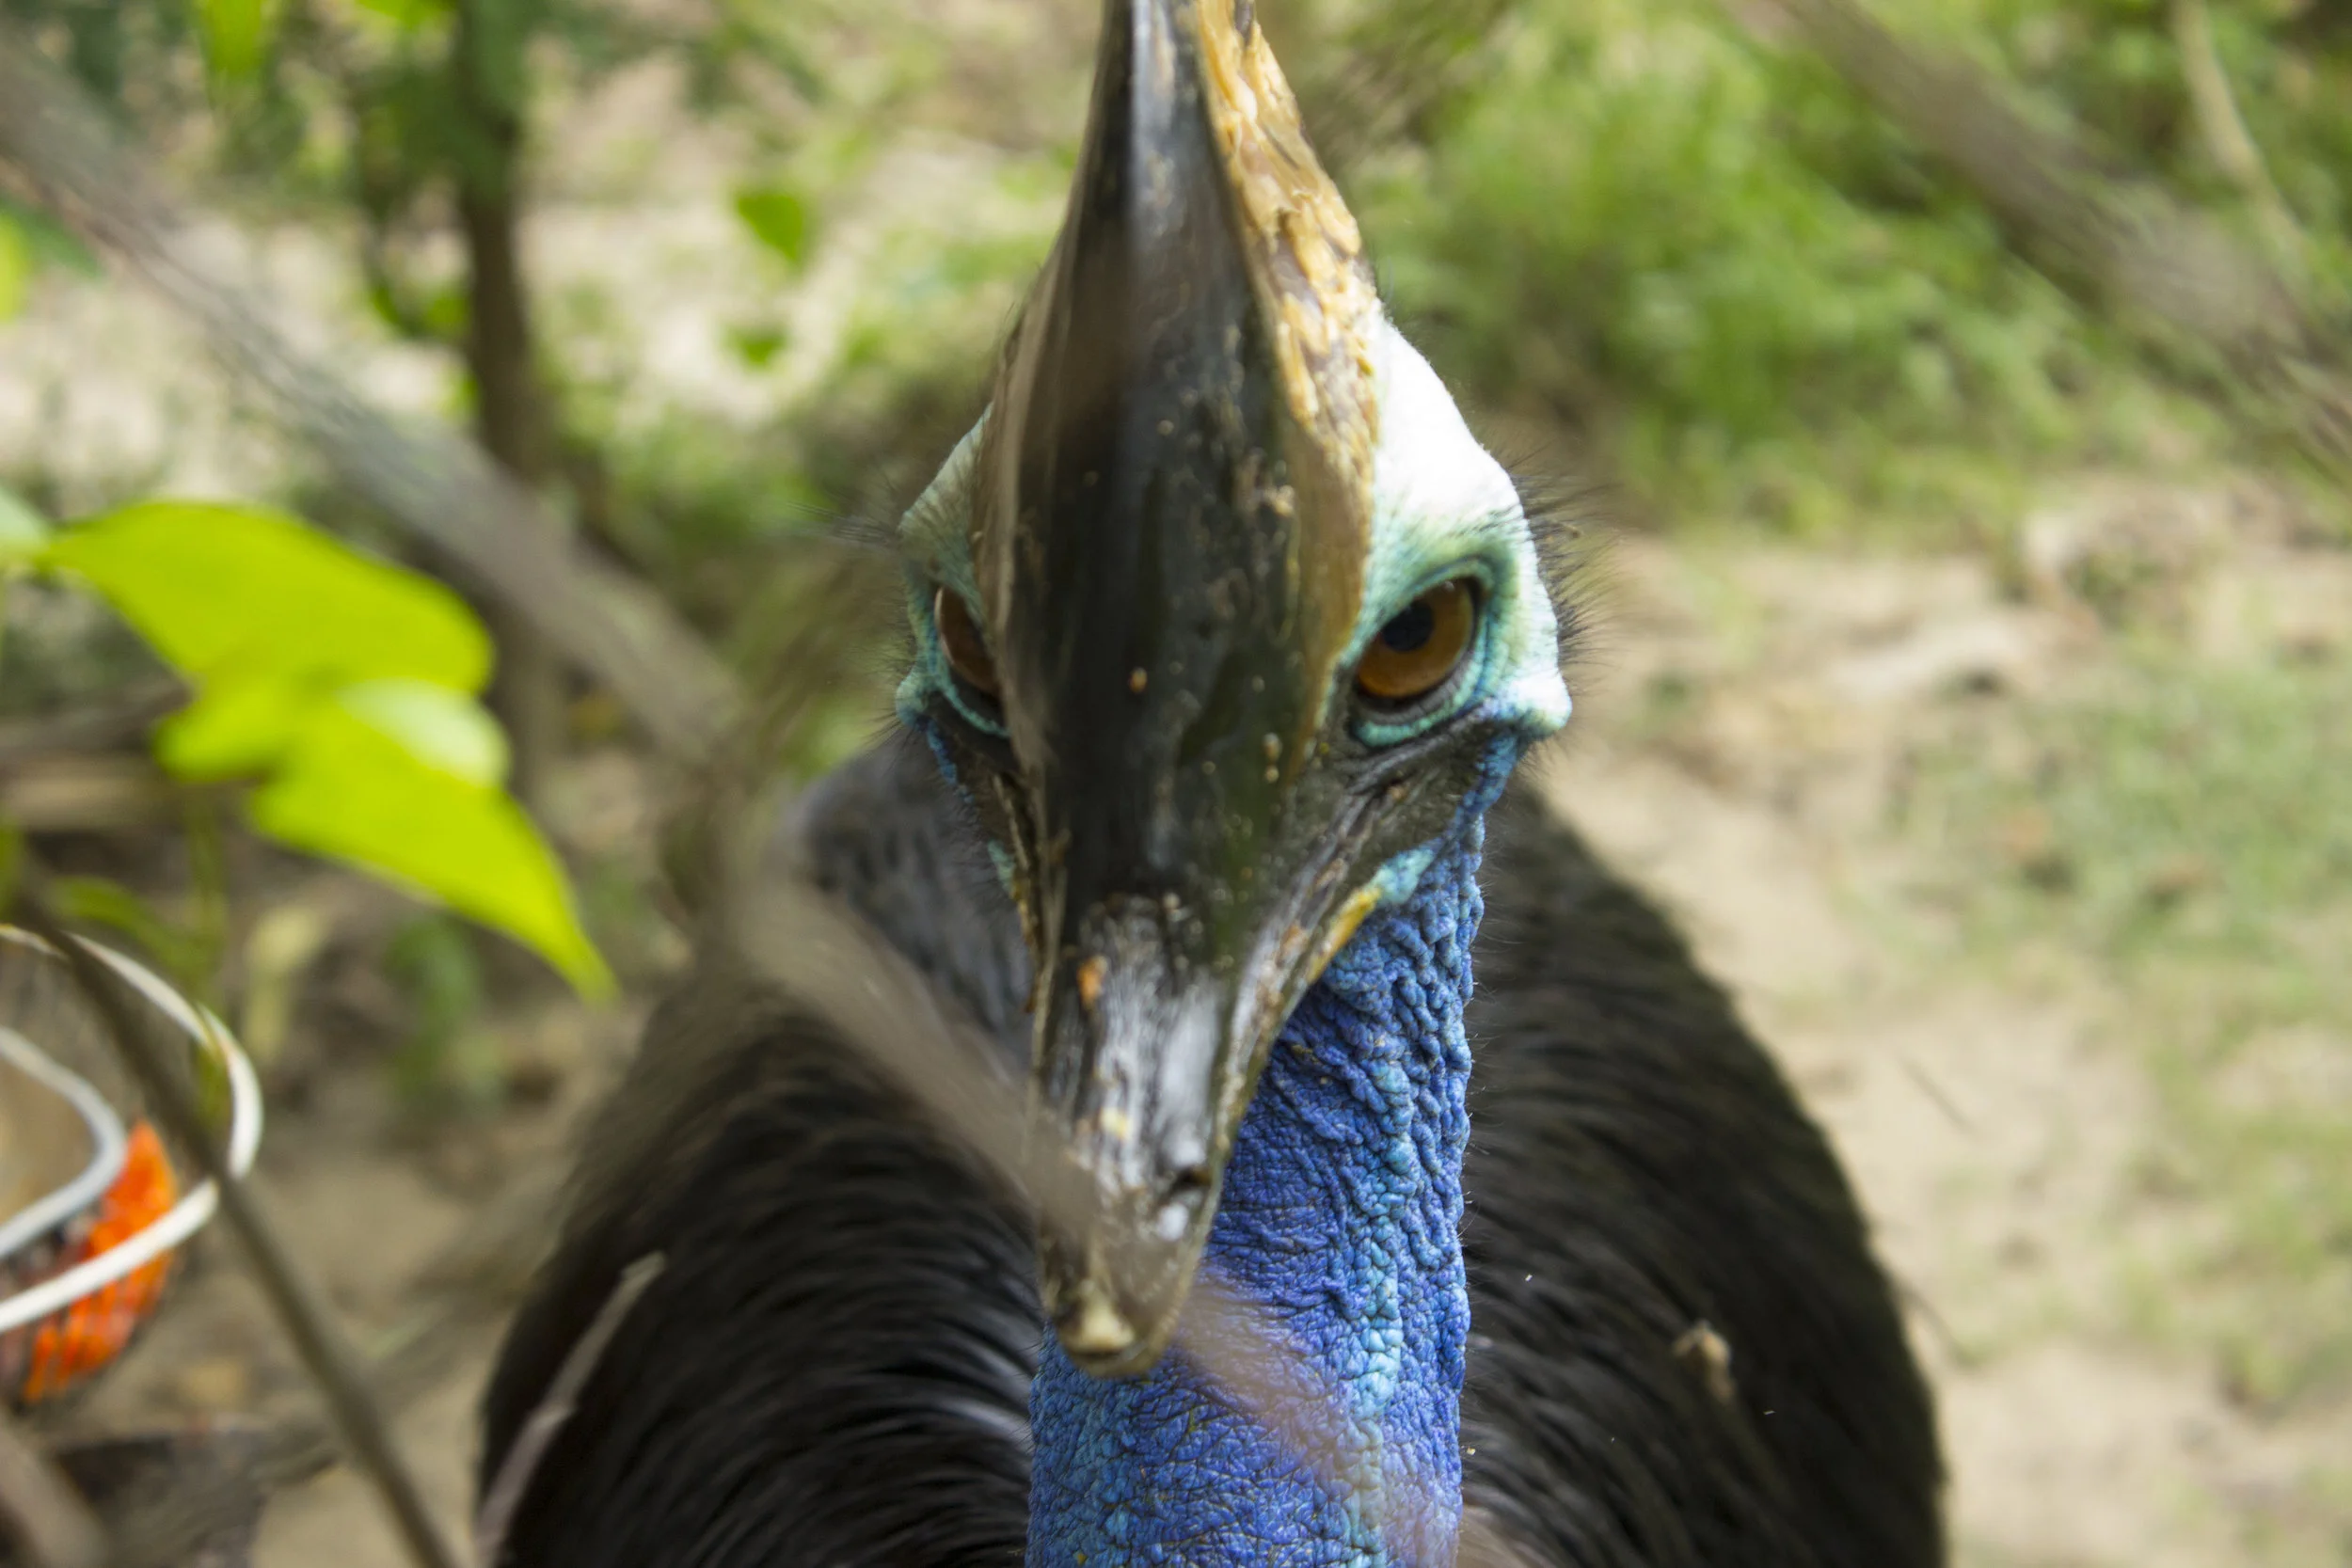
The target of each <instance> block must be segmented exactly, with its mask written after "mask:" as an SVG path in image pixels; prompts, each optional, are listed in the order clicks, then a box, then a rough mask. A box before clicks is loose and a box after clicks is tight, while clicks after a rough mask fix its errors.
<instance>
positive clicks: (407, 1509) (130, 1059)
mask: <svg viewBox="0 0 2352 1568" xmlns="http://www.w3.org/2000/svg"><path fill="white" fill-rule="evenodd" d="M47 884H48V879H47V875H46V873H45V872H44V871H43V870H42V869H41V868H40V866H39V865H38V864H37V863H35V861H34V860H33V858H32V857H31V855H30V853H29V852H24V860H23V863H22V872H21V874H20V878H19V880H18V883H17V894H16V905H17V912H18V918H19V919H20V920H21V922H22V923H23V924H24V927H25V928H26V929H28V930H30V931H32V932H33V934H34V935H36V936H38V937H40V938H41V939H42V940H43V941H44V942H48V943H49V944H50V946H51V947H52V948H54V949H55V950H56V953H57V955H58V957H59V958H61V959H62V960H63V961H64V962H65V964H66V967H67V968H68V970H70V971H71V972H72V977H73V980H74V983H75V985H77V986H78V987H79V988H80V989H81V990H82V992H83V994H84V995H85V996H86V997H87V998H88V1000H89V1003H90V1006H92V1007H93V1008H95V1009H96V1010H97V1013H98V1016H99V1018H100V1020H101V1021H102V1022H103V1023H104V1024H105V1026H106V1031H107V1033H108V1034H109V1035H111V1036H112V1037H113V1039H114V1043H115V1048H116V1050H117V1051H118V1052H119V1053H120V1054H121V1056H122V1059H123V1063H124V1065H125V1066H126V1067H127V1068H129V1069H130V1070H131V1072H132V1074H133V1075H134V1076H135V1078H136V1079H137V1080H138V1084H139V1088H140V1090H141V1092H142V1093H143V1094H144V1096H145V1097H146V1100H147V1101H148V1105H149V1108H150V1109H151V1111H152V1112H153V1113H154V1114H155V1117H156V1118H157V1120H159V1121H160V1122H161V1123H162V1124H163V1126H164V1128H165V1130H166V1131H167V1132H169V1133H170V1134H171V1136H172V1138H173V1140H174V1141H175V1142H176V1143H178V1144H179V1145H180V1147H181V1148H182V1149H183V1151H184V1152H185V1153H186V1154H187V1155H188V1156H189V1157H190V1158H191V1159H193V1160H194V1161H195V1162H196V1163H197V1165H198V1167H199V1169H201V1170H202V1171H203V1172H204V1174H205V1175H206V1176H207V1177H208V1178H210V1179H211V1180H212V1182H213V1184H214V1187H215V1190H216V1191H217V1192H218V1193H219V1195H220V1212H221V1213H222V1215H223V1216H225V1217H226V1218H227V1220H228V1222H229V1227H230V1229H231V1230H232V1231H234V1232H235V1233H236V1236H237V1239H238V1240H239V1241H240V1242H241V1243H244V1246H245V1250H246V1259H247V1260H248V1261H249V1262H250V1263H251V1264H252V1267H253V1273H254V1275H255V1278H256V1279H257V1281H258V1282H259V1283H260V1285H261V1287H262V1293H263V1294H264V1295H266V1296H267V1297H268V1298H269V1302H270V1306H271V1307H272V1308H273V1309H274V1310H275V1311H276V1312H277V1314H278V1321H279V1323H281V1324H282V1325H283V1327H284V1328H285V1330H286V1335H287V1338H290V1339H292V1340H293V1341H294V1349H295V1351H296V1353H297V1354H299V1355H300V1356H301V1358H302V1362H303V1365H304V1366H305V1367H306V1368H307V1369H308V1370H309V1371H310V1376H311V1378H312V1379H313V1381H315V1382H316V1383H317V1385H318V1386H319V1389H320V1391H321V1392H322V1393H323V1394H324V1395H325V1397H326V1405H327V1410H328V1413H329V1414H330V1415H331V1417H332V1418H333V1419H334V1423H335V1428H336V1432H337V1434H338V1435H339V1436H340V1437H341V1438H342V1443H343V1446H344V1449H345V1450H346V1451H347V1452H349V1453H350V1455H351V1456H352V1458H353V1459H354V1460H355V1461H356V1462H357V1463H358V1466H359V1468H360V1469H361V1471H363V1472H364V1473H365V1474H366V1476H367V1478H368V1479H369V1481H372V1482H373V1484H374V1486H375V1489H376V1491H377V1493H378V1495H379V1496H380V1497H382V1498H383V1501H384V1505H385V1508H386V1509H387V1511H388V1512H389V1513H390V1514H391V1516H392V1521H393V1523H394V1525H395V1526H396V1527H397V1528H398V1530H399V1533H400V1537H401V1540H402V1542H403V1543H404V1544H405V1545H406V1547H407V1550H408V1555H409V1556H410V1558H411V1559H412V1560H414V1561H415V1562H416V1563H417V1564H418V1568H458V1558H457V1556H456V1555H455V1553H454V1552H453V1550H452V1548H451V1547H450V1545H449V1544H448V1543H447V1542H446V1541H444V1540H443V1539H442V1537H441V1534H440V1531H439V1529H438V1528H437V1526H436V1525H435V1524H434V1522H433V1517H432V1515H431V1513H428V1512H427V1510H426V1508H425V1505H424V1497H423V1494H422V1493H421V1491H420V1490H419V1489H418V1486H417V1482H416V1478H415V1476H414V1474H413V1473H411V1471H410V1470H409V1468H408V1466H407V1465H406V1463H405V1461H404V1460H403V1459H402V1457H401V1454H400V1451H399V1449H398V1447H397V1446H396V1445H395V1444H394V1442H393V1440H392V1435H391V1430H390V1426H389V1423H388V1422H387V1421H386V1419H385V1418H384V1415H383V1413H382V1411H381V1410H379V1409H378V1408H377V1406H376V1403H375V1401H374V1398H373V1395H371V1394H370V1393H369V1391H368V1388H367V1385H366V1383H365V1381H364V1380H363V1378H362V1377H361V1374H360V1371H359V1362H358V1357H357V1356H356V1355H355V1354H353V1352H352V1350H351V1348H350V1346H349V1345H348V1344H346V1343H345V1342H344V1340H343V1338H342V1335H341V1334H340V1333H339V1332H338V1331H337V1330H336V1328H335V1326H334V1323H332V1321H331V1320H330V1319H329V1318H328V1317H327V1315H326V1308H325V1307H324V1306H322V1305H321V1303H320V1301H319V1297H318V1291H317V1289H316V1288H315V1287H314V1286H312V1285H311V1283H310V1280H309V1278H308V1277H307V1276H306V1275H304V1273H303V1272H302V1269H301V1267H300V1265H299V1264H297V1263H296V1262H295V1261H294V1255H293V1253H292V1251H291V1250H290V1249H289V1248H288V1247H287V1246H286V1244H285V1243H284V1241H283V1240H281V1239H280V1237H279V1236H278V1230H277V1228H276V1227H274V1226H272V1225H271V1224H270V1223H269V1221H268V1219H267V1218H266V1217H265V1216H264V1215H263V1214H262V1211H261V1209H260V1206H259V1205H258V1204H257V1203H256V1202H255V1200H254V1196H253V1194H252V1192H251V1191H250V1190H249V1189H248V1188H247V1187H246V1185H245V1183H243V1182H242V1181H240V1180H237V1178H236V1176H235V1174H234V1173H233V1172H231V1171H230V1168H229V1162H228V1160H227V1158H226V1156H225V1155H224V1154H223V1152H222V1150H221V1148H220V1145H219V1143H218V1141H217V1140H215V1138H214V1136H213V1135H212V1132H211V1130H210V1129H209V1128H207V1127H206V1126H205V1123H204V1117H203V1113H202V1112H201V1111H200V1110H199V1108H198V1106H197V1103H196V1100H195V1097H194V1096H193V1095H192V1094H191V1093H190V1092H189V1090H188V1087H187V1085H185V1084H184V1083H183V1082H182V1079H181V1076H180V1074H179V1073H177V1072H175V1071H174V1070H173V1069H172V1066H171V1062H170V1060H169V1058H168V1056H167V1054H166V1053H165V1051H164V1049H163V1048H162V1047H161V1046H159V1045H158V1044H157V1043H156V1041H155V1039H154V1037H153V1035H152V1034H151V1031H150V1030H149V1029H148V1028H147V1027H146V1024H145V1022H144V1021H143V1020H142V1019H141V1018H140V1017H139V1015H138V1014H137V1013H136V1012H135V1011H134V1010H133V1009H132V1008H131V1007H130V1006H127V1005H126V1004H125V1001H124V998H123V992H122V989H121V986H120V984H119V981H118V980H117V979H116V977H115V976H114V974H112V973H111V972H109V971H108V970H107V969H106V967H105V965H104V964H103V963H102V962H101V961H100V960H99V959H98V958H96V957H95V956H94V955H93V954H91V952H90V951H89V949H87V947H84V946H83V945H82V944H81V943H80V942H76V941H75V940H74V939H73V938H72V936H71V935H70V934H68V933H67V931H66V930H65V928H64V927H63V926H61V925H60V924H59V922H58V920H57V918H56V912H55V911H54V910H53V908H52V907H51V905H50V902H49V898H48V887H47Z"/></svg>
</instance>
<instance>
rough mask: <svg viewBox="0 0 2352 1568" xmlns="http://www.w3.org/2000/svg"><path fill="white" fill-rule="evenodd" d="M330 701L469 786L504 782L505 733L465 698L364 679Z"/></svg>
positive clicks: (437, 688)
mask: <svg viewBox="0 0 2352 1568" xmlns="http://www.w3.org/2000/svg"><path fill="white" fill-rule="evenodd" d="M336 700H337V701H338V702H340V703H341V704H342V705H343V707H344V709H345V710H347V711H348V712H350V713H351V714H353V715H354V716H355V717H357V718H359V719H361V720H364V721H367V722H368V723H369V724H372V725H373V726H374V727H375V728H376V729H377V730H379V731H381V732H382V733H384V734H385V735H388V736H390V737H391V738H392V739H394V740H397V741H399V742H400V744H401V746H402V748H403V749H404V750H405V751H406V752H407V753H408V754H409V755H410V756H412V757H415V758H416V759H417V760H418V761H419V762H421V763H424V764H426V765H427V766H429V767H433V768H439V769H440V770H441V771H442V772H444V773H450V774H453V775H454V776H456V777H457V778H460V779H463V780H465V781H466V782H467V783H468V784H481V785H485V786H486V787H490V788H496V787H497V786H498V785H500V784H504V783H505V782H506V767H507V752H506V736H505V734H504V733H503V732H502V731H501V730H500V729H499V727H498V721H496V720H494V719H492V718H491V717H490V716H489V715H488V714H487V713H485V712H484V711H483V710H482V705H481V704H479V703H477V702H474V701H473V700H472V699H471V698H469V697H466V696H463V695H461V694H460V693H458V692H455V691H452V690H451V689H449V688H447V687H445V686H427V685H426V684H424V683H423V682H422V681H367V682H364V683H362V684H360V685H358V686H354V687H350V688H347V689H344V690H343V691H342V692H341V693H340V694H339V695H338V696H337V699H336Z"/></svg>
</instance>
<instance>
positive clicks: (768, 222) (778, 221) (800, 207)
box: [735, 185, 808, 267]
mask: <svg viewBox="0 0 2352 1568" xmlns="http://www.w3.org/2000/svg"><path fill="white" fill-rule="evenodd" d="M735 214H736V216H738V217H739V218H741V219H742V220H743V223H744V226H745V227H746V228H748V229H750V230H751V231H752V234H753V236H754V237H755V238H756V239H757V240H758V241H759V243H760V244H762V245H766V246H767V247H768V248H769V249H771V250H772V251H774V252H775V253H776V254H777V255H779V256H781V257H783V258H784V259H785V261H787V262H788V263H789V264H791V265H793V266H796V267H797V266H799V265H800V264H801V258H802V257H803V256H804V255H806V254H807V252H808V203H807V202H806V201H803V199H802V198H801V197H800V195H799V193H797V192H794V191H788V190H785V189H783V188H782V187H781V186H772V185H771V186H768V187H765V188H761V189H755V190H748V191H744V192H741V193H740V194H739V195H738V196H737V197H736V198H735Z"/></svg>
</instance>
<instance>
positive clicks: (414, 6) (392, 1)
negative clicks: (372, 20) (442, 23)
mask: <svg viewBox="0 0 2352 1568" xmlns="http://www.w3.org/2000/svg"><path fill="white" fill-rule="evenodd" d="M351 3H352V4H353V5H355V6H357V7H358V8H359V9H360V10H362V11H365V12H368V13H369V14H371V15H373V16H379V17H382V18H383V19H384V20H385V21H387V22H389V23H391V24H393V25H394V26H396V27H398V28H400V29H401V30H402V31H404V32H406V31H409V30H412V29H414V28H418V27H421V26H423V25H424V24H426V23H428V22H431V21H434V20H435V19H437V18H438V17H441V16H445V15H447V14H448V13H449V11H450V9H451V4H450V0H351Z"/></svg>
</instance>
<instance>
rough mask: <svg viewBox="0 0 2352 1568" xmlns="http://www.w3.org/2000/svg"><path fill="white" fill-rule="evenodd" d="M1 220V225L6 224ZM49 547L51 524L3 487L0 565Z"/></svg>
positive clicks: (0, 494) (0, 521)
mask: <svg viewBox="0 0 2352 1568" xmlns="http://www.w3.org/2000/svg"><path fill="white" fill-rule="evenodd" d="M5 222H6V220H5V219H0V223H5ZM48 544H49V522H48V519H47V518H45V517H43V516H42V515H40V513H38V512H36V511H34V510H33V509H32V507H31V506H30V505H28V504H27V503H26V502H25V500H24V498H23V497H21V496H19V495H18V494H17V493H16V492H15V491H13V490H11V489H9V488H8V486H7V485H5V484H0V565H6V564H8V563H9V562H18V561H28V560H30V559H32V558H33V557H34V556H37V555H39V554H40V552H41V551H42V549H43V548H45V547H46V546H48Z"/></svg>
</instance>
